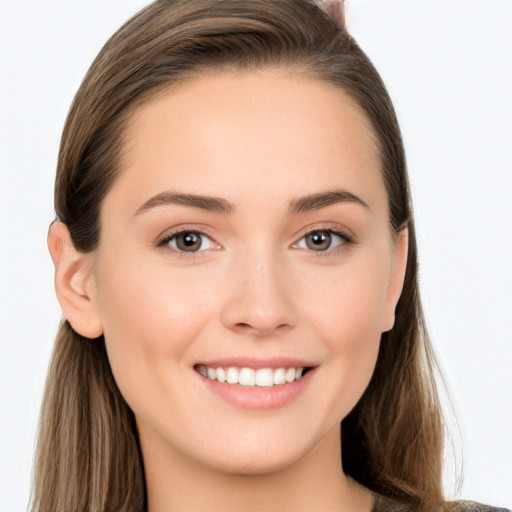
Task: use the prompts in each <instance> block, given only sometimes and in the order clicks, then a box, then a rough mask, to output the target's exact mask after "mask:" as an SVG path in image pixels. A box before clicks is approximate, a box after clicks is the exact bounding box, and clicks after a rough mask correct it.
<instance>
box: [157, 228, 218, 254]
mask: <svg viewBox="0 0 512 512" xmlns="http://www.w3.org/2000/svg"><path fill="white" fill-rule="evenodd" d="M158 245H159V246H163V245H168V246H169V247H170V248H171V249H173V250H175V251H177V252H189V253H193V252H200V251H206V250H207V249H211V248H212V247H214V242H213V240H212V239H211V238H210V237H209V236H206V235H205V234H204V233H201V232H199V231H180V232H178V233H173V234H171V235H169V236H166V237H165V238H164V239H163V240H161V241H160V242H159V243H158Z"/></svg>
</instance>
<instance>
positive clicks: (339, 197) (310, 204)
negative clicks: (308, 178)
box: [290, 190, 370, 213]
mask: <svg viewBox="0 0 512 512" xmlns="http://www.w3.org/2000/svg"><path fill="white" fill-rule="evenodd" d="M336 203H357V204H360V205H361V206H364V207H365V208H368V209H369V210H370V207H369V206H368V204H367V203H366V202H365V201H363V200H362V199H361V198H360V197H358V196H356V195H354V194H352V193H351V192H347V191H346V190H328V191H326V192H319V193H317V194H311V195H307V196H303V197H300V198H299V199H293V200H292V201H291V202H290V213H303V212H309V211H311V210H320V209H321V208H325V207H327V206H331V205H332V204H336Z"/></svg>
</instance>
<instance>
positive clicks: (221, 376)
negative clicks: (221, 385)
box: [215, 368, 226, 382]
mask: <svg viewBox="0 0 512 512" xmlns="http://www.w3.org/2000/svg"><path fill="white" fill-rule="evenodd" d="M215 375H216V377H217V380H218V381H219V382H226V372H225V370H224V368H217V369H216V370H215Z"/></svg>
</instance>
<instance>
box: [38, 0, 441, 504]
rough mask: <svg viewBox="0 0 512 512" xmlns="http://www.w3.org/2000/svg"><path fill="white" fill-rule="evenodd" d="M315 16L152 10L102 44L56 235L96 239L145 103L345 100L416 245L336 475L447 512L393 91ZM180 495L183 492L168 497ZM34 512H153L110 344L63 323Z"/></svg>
mask: <svg viewBox="0 0 512 512" xmlns="http://www.w3.org/2000/svg"><path fill="white" fill-rule="evenodd" d="M339 25H340V24H339V23H338V24H335V23H334V22H333V19H332V17H331V16H329V13H328V12H327V10H325V9H324V8H322V5H321V4H319V3H318V2H316V1H315V0H157V1H156V2H154V3H152V4H150V5H149V6H148V7H146V8H145V9H143V10H142V11H140V12H139V13H138V14H137V15H135V16H134V17H133V18H132V19H130V20H129V21H128V22H127V23H126V24H125V25H124V26H123V27H121V29H119V30H118V31H117V32H116V33H115V34H114V35H113V36H112V37H111V38H110V40H109V41H108V42H107V43H106V44H105V46H104V47H103V49H102V50H101V51H100V53H99V55H98V56H97V58H96V59H95V60H94V62H93V64H92V66H91V67H90V69H89V71H88V72H87V74H86V76H85V78H84V80H83V82H82V84H81V86H80V88H79V90H78V92H77V94H76V96H75V99H74V101H73V104H72V106H71V109H70V111H69V114H68V118H67V121H66V124H65V127H64V131H63V135H62V140H61V145H60V151H59V157H58V167H57V177H56V182H55V212H56V219H58V220H59V221H61V222H63V223H64V224H65V225H66V226H67V227H68V229H69V231H70V234H71V238H72V241H73V243H74V245H75V248H76V249H77V250H79V251H81V252H84V253H85V252H89V251H92V250H94V249H95V247H97V245H98V243H99V240H100V237H101V225H100V210H101V205H102V202H103V200H104V198H105V196H106V194H108V191H109V189H110V187H111V186H112V184H113V182H114V181H115V179H116V176H117V175H118V173H119V172H122V169H120V168H119V162H120V154H121V151H122V149H123V144H124V133H125V127H126V124H127V121H128V120H129V119H130V116H131V115H132V114H133V112H134V111H135V110H136V109H137V108H138V107H139V106H140V105H142V104H143V103H144V102H147V101H149V100H150V99H152V98H154V97H155V96H156V95H158V94H161V93H163V92H165V91H167V90H169V89H171V88H172V87H173V86H176V85H178V84H181V83H183V82H186V81H187V80H188V79H190V78H191V77H194V76H199V75H201V74H204V73H219V72H225V71H244V70H258V69H275V70H280V71H283V72H286V73H292V74H300V75H304V76H307V77H312V78H315V79H318V80H321V81H324V82H327V83H330V84H332V85H334V86H335V87H338V88H339V89H340V90H341V91H343V92H344V93H345V94H348V95H349V96H350V97H351V98H352V100H353V101H355V102H356V103H357V104H358V105H359V108H360V109H361V111H362V112H363V114H364V115H365V116H366V118H367V120H368V122H369V125H370V126H371V129H372V132H373V135H374V138H375V141H376V143H377V146H378V149H379V153H380V164H381V167H380V170H381V173H382V177H383V181H384V183H385V187H386V191H387V196H388V204H389V226H390V230H391V232H392V233H393V234H394V235H397V234H398V233H399V231H400V230H401V229H402V228H403V227H407V228H408V230H409V248H408V261H407V269H406V275H405V283H404V287H403V292H402V295H401V298H400V300H399V302H398V305H397V308H396V321H395V325H394V328H393V329H392V330H391V331H389V332H386V333H384V334H383V335H382V339H381V344H380V351H379V355H378V359H377V363H376V367H375V372H374V374H373V376H372V379H371V381H370V383H369V385H368V387H367V389H366V390H365V392H364V394H363V396H362V397H361V399H360V400H359V402H358V403H357V405H356V406H355V407H354V409H353V410H352V411H351V412H350V413H349V415H348V416H347V417H346V418H344V419H343V421H342V425H341V432H342V454H340V457H341V459H342V460H341V462H342V464H343V469H344V471H345V473H346V474H348V475H350V476H351V477H352V478H354V479H355V480H356V481H358V482H360V483H361V484H362V485H364V486H366V487H367V488H369V489H370V490H372V491H374V492H375V493H378V494H380V495H383V496H386V497H389V498H392V499H394V500H396V501H399V502H402V503H403V504H404V505H408V506H411V507H414V508H415V509H416V510H429V509H430V510H432V509H433V508H435V507H438V506H441V505H442V504H443V503H444V499H443V493H442V483H441V481H442V480H441V476H442V461H443V439H444V421H443V416H442V412H441V407H440V403H439V398H438V392H437V388H436V379H435V375H436V372H437V363H436V360H435V356H434V354H433V351H432V347H431V344H430V341H429V339H428V335H427V332H426V329H425V325H424V317H423V313H422V310H421V303H420V299H419V294H418V276H417V271H418V263H417V250H416V239H415V231H414V222H413V216H412V211H411V209H412V207H411V200H410V192H409V184H408V177H407V170H406V161H405V155H404V148H403V143H402V138H401V135H400V129H399V126H398V123H397V119H396V115H395V111H394V108H393V105H392V103H391V100H390V97H389V95H388V93H387V91H386V88H385V86H384V84H383V82H382V80H381V78H380V76H379V74H378V72H377V71H376V70H375V68H374V66H373V65H372V63H371V62H370V60H369V59H368V58H367V56H366V55H365V54H364V53H363V51H362V50H361V49H360V48H359V46H358V45H357V43H356V42H355V40H354V39H353V38H352V36H351V35H350V34H349V33H348V32H347V31H346V30H345V29H344V27H343V26H339ZM177 492H179V490H177ZM31 507H32V511H34V512H79V511H80V512H82V511H83V512H86V511H87V512H100V511H101V512H111V511H130V512H132V511H136V510H144V509H145V507H146V487H145V480H144V467H143V461H142V456H141V451H140V446H139V441H138V435H137V428H136V423H135V419H134V415H133V412H132V411H131V410H130V408H129V406H128V405H127V404H126V402H125V400H124V398H123V397H122V395H121V393H120V392H119V389H118V387H117V385H116V383H115V380H114V377H113V375H112V372H111V369H110V366H109V361H108V358H107V353H106V349H105V343H104V339H103V337H99V338H96V339H87V338H84V337H82V336H80V335H79V334H78V333H76V332H75V331H74V330H73V328H72V327H71V325H70V324H69V323H68V322H67V321H66V320H65V319H63V321H62V323H61V325H60V327H59V331H58V335H57V339H56V342H55V347H54V350H53V354H52V357H51V362H50V367H49V371H48V377H47V382H46V387H45V392H44V398H43V404H42V410H41V415H40V424H39V432H38V442H37V449H36V455H35V462H34V484H33V492H32V501H31Z"/></svg>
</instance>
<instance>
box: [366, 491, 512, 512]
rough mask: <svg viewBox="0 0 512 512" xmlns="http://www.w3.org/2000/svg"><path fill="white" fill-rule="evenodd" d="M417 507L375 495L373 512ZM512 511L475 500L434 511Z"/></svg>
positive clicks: (406, 510) (407, 510)
mask: <svg viewBox="0 0 512 512" xmlns="http://www.w3.org/2000/svg"><path fill="white" fill-rule="evenodd" d="M415 511H416V508H415V507H414V506H411V505H407V504H404V503H400V502H397V501H394V500H391V499H388V498H384V497H382V496H378V495H374V502H373V508H372V512H415ZM463 511H465V512H512V510H511V509H508V508H496V507H490V506H488V505H482V504H481V503H475V502H474V501H455V502H452V503H449V504H447V505H446V506H444V507H443V508H442V509H439V510H432V512H463Z"/></svg>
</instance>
